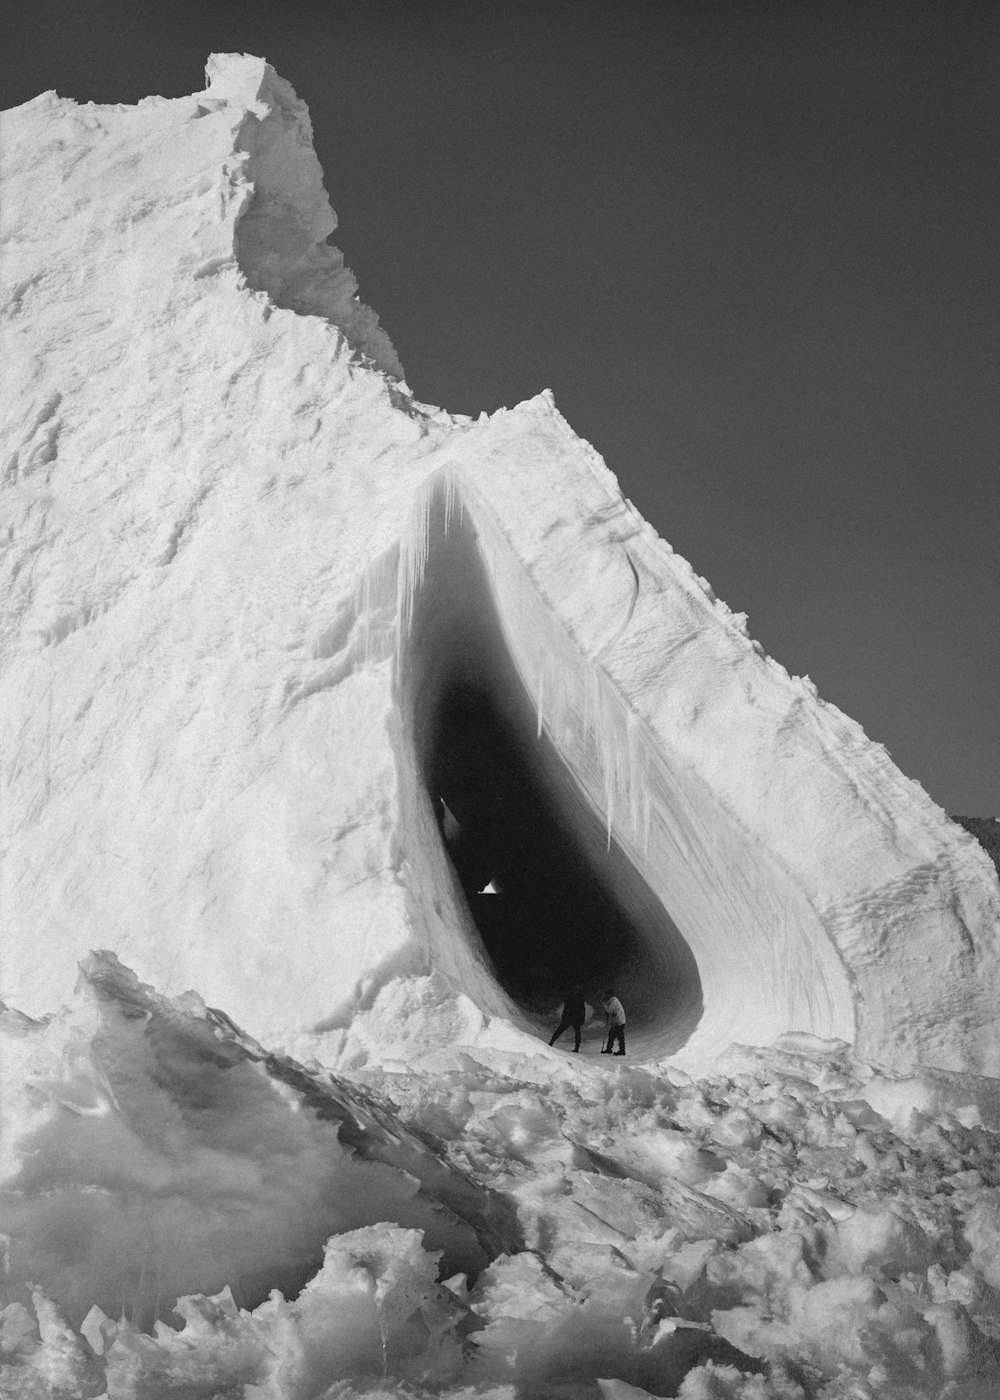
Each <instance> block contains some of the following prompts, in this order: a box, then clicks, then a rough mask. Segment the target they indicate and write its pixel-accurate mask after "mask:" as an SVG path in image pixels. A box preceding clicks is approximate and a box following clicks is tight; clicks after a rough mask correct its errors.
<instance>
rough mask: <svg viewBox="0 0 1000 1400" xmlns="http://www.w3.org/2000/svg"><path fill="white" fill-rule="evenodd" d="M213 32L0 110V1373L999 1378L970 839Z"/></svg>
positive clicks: (523, 1389)
mask: <svg viewBox="0 0 1000 1400" xmlns="http://www.w3.org/2000/svg"><path fill="white" fill-rule="evenodd" d="M209 79H210V81H209V86H208V89H207V91H206V92H205V93H201V94H198V95H195V96H192V97H190V98H183V99H177V100H165V99H160V98H149V99H147V100H145V101H144V102H142V103H140V104H139V105H138V106H137V107H134V108H131V107H98V106H94V105H93V104H90V105H85V106H78V105H77V104H75V103H74V102H72V101H68V100H64V99H60V98H58V97H57V96H56V95H55V94H53V93H47V94H43V95H42V96H41V97H39V98H37V99H35V100H34V101H33V102H30V103H27V104H26V105H25V106H23V107H21V108H18V109H16V110H15V111H13V112H9V113H6V114H4V118H3V131H2V137H3V140H2V143H0V151H2V157H3V181H4V197H3V203H2V211H0V212H2V219H3V230H2V232H3V240H4V241H3V263H2V272H3V277H4V290H3V308H2V317H3V320H2V336H3V344H2V350H3V357H4V363H5V373H6V381H7V382H6V386H5V422H4V440H3V450H2V457H0V500H2V510H3V522H2V530H3V536H2V537H3V539H4V542H5V549H4V554H3V561H2V566H0V567H2V569H3V586H4V592H5V597H6V599H7V602H8V607H7V610H6V613H5V616H4V620H3V623H2V626H3V636H2V657H3V662H2V674H0V725H2V735H0V755H2V759H0V761H2V765H3V803H2V808H0V830H2V840H3V851H4V859H3V869H2V881H3V884H2V890H0V894H2V907H3V915H4V925H5V943H4V952H3V963H2V984H3V991H4V996H5V999H6V1002H7V1003H8V1005H9V1007H10V1008H11V1009H9V1010H7V1011H6V1012H5V1013H4V1023H3V1032H2V1034H3V1040H2V1060H0V1065H2V1087H3V1107H4V1111H5V1120H6V1126H5V1133H4V1149H3V1151H4V1157H3V1164H2V1165H3V1182H4V1185H3V1197H2V1200H3V1207H4V1212H3V1220H4V1227H3V1228H4V1231H5V1233H6V1235H7V1236H8V1237H9V1243H8V1246H7V1253H6V1256H5V1257H6V1281H5V1289H6V1295H5V1297H4V1300H3V1301H4V1304H5V1307H4V1310H3V1312H2V1330H0V1342H2V1347H3V1353H4V1368H5V1369H4V1380H3V1384H4V1385H5V1386H6V1390H5V1391H4V1394H5V1395H6V1394H8V1393H9V1394H10V1395H12V1396H25V1397H29V1396H30V1397H40V1396H50V1395H51V1396H83V1397H98V1396H101V1395H104V1394H107V1396H108V1397H109V1400H124V1398H125V1397H132V1396H137V1397H138V1396H141V1397H150V1400H153V1397H161V1396H172V1397H176V1400H195V1397H202V1396H204V1397H206V1400H207V1397H210V1396H220V1395H225V1396H243V1397H246V1400H265V1397H266V1400H313V1397H321V1396H334V1395H350V1394H354V1393H363V1394H386V1395H395V1394H398V1393H400V1390H401V1389H405V1391H406V1393H413V1394H423V1393H433V1394H447V1395H454V1396H458V1395H463V1396H466V1395H468V1396H471V1395H495V1396H501V1395H502V1396H505V1397H507V1396H509V1397H514V1396H515V1395H518V1396H524V1395H529V1396H530V1395H537V1396H556V1395H573V1396H576V1395H580V1396H595V1397H596V1396H598V1395H600V1394H604V1395H606V1396H613V1397H625V1396H634V1395H642V1394H646V1393H651V1394H657V1395H674V1394H679V1395H683V1396H685V1397H687V1400H695V1397H703V1396H704V1397H709V1396H712V1397H716V1396H719V1397H726V1396H733V1397H736V1396H740V1397H746V1400H750V1397H754V1398H755V1400H756V1397H764V1396H775V1397H787V1398H788V1400H799V1397H815V1398H816V1400H819V1397H822V1400H846V1397H862V1400H864V1397H869V1396H870V1397H875V1396H878V1397H895V1396H899V1397H910V1396H913V1397H938V1396H950V1397H956V1400H957V1398H958V1397H963V1398H964V1400H972V1398H973V1397H987V1396H996V1395H997V1394H998V1393H1000V1361H998V1357H1000V1351H998V1347H1000V1274H998V1272H997V1266H996V1246H997V1243H998V1241H1000V1176H998V1174H997V1167H996V1146H997V1132H998V1130H1000V1099H998V1095H997V1079H996V1076H997V1075H998V1074H1000V1030H998V1026H997V1018H996V1011H995V1008H996V999H997V984H998V977H997V960H998V951H1000V885H998V881H997V875H996V871H995V869H994V867H993V865H992V864H991V862H990V859H989V857H988V856H987V855H986V853H985V852H984V851H983V849H982V848H981V846H980V845H979V844H978V843H977V842H976V841H975V840H974V839H973V838H972V837H971V836H970V835H968V834H967V832H966V831H964V830H963V829H962V828H961V827H960V826H958V825H957V824H955V823H953V822H951V821H949V820H948V818H947V817H946V816H945V815H944V813H942V812H941V811H940V809H938V808H937V807H936V806H935V805H934V804H933V803H932V802H931V801H930V799H929V798H928V797H927V796H926V794H925V793H924V792H923V791H922V790H921V789H920V788H919V786H918V785H916V784H915V783H912V782H910V781H909V780H908V779H906V778H905V777H904V776H903V775H902V774H901V773H899V771H898V770H897V769H896V768H895V767H894V766H893V764H892V762H891V760H890V759H889V757H888V755H887V754H886V752H885V750H884V749H883V748H882V747H881V746H879V745H877V744H873V743H871V742H870V741H869V740H868V739H867V738H866V737H865V735H864V734H863V733H862V731H861V730H860V729H859V727H858V726H857V725H856V724H854V723H853V722H852V721H850V720H849V719H848V718H846V717H845V716H844V715H842V714H841V713H840V712H839V711H837V710H836V709H835V708H834V707H832V706H830V705H827V704H825V703H824V702H823V701H822V700H821V699H820V698H819V697H818V696H817V695H816V692H815V689H814V687H813V686H812V685H811V683H810V682H809V681H808V679H800V678H790V677H789V676H788V675H787V674H786V672H785V671H784V670H783V669H782V668H781V667H780V666H779V665H778V664H777V663H775V662H774V661H772V660H771V659H769V658H767V657H766V656H764V655H763V653H762V651H761V649H760V647H759V646H758V645H757V644H756V643H754V642H753V641H752V640H751V639H750V638H749V636H748V634H747V631H746V620H745V618H743V617H742V616H740V615H734V614H732V613H731V612H730V611H729V609H728V608H727V607H726V606H725V605H724V604H723V603H722V602H720V601H719V600H717V599H716V598H715V597H714V595H713V594H712V592H711V589H710V588H709V586H708V584H707V583H706V582H705V581H704V580H703V579H700V578H698V577H697V576H696V575H695V574H694V572H693V571H692V570H691V568H690V567H689V566H688V565H687V564H686V563H685V562H684V561H683V560H681V559H680V558H679V557H678V556H677V555H675V554H674V553H673V552H672V551H671V549H670V547H669V546H668V545H667V544H666V543H665V542H664V541H663V540H661V539H659V538H658V537H657V535H656V534H655V532H654V531H653V530H652V529H651V528H650V526H649V525H647V524H646V523H645V522H644V521H643V520H642V519H641V517H640V516H639V515H638V514H637V512H636V511H635V510H634V508H633V507H632V506H631V505H630V504H629V503H628V502H627V501H626V500H625V499H624V498H623V497H622V495H621V493H620V491H619V490H618V487H617V483H616V482H615V479H614V477H613V476H612V475H611V474H610V473H609V472H608V470H607V468H606V467H605V466H604V464H603V463H602V462H601V460H600V458H599V457H598V456H597V454H596V453H595V452H594V451H593V450H592V449H591V448H590V447H588V446H587V444H585V443H583V442H581V441H580V440H579V439H578V438H577V437H576V436H575V435H574V434H573V432H572V431H571V429H570V428H569V427H568V425H567V424H566V423H565V422H564V420H563V419H562V418H561V417H560V416H559V414H558V412H557V410H556V408H555V406H554V404H553V403H552V400H551V398H550V396H548V395H546V394H542V395H540V396H539V397H538V398H536V399H534V400H532V401H530V402H528V403H525V404H521V405H519V406H518V407H517V408H514V409H512V410H509V411H504V412H501V413H498V414H496V415H494V416H493V417H491V418H486V417H485V416H484V417H483V418H481V419H480V420H478V421H473V420H470V419H465V418H456V417H454V416H451V415H449V414H447V413H445V412H443V411H441V410H439V409H436V408H431V407H428V406H426V405H423V404H420V403H418V402H417V401H416V400H415V399H414V398H413V396H412V394H411V393H410V391H409V390H408V388H407V386H406V384H405V382H404V381H403V377H402V369H401V367H400V365H399V363H398V360H397V358H396V355H395V352H394V350H393V348H392V346H391V344H390V342H389V340H388V338H387V336H386V334H385V333H384V332H383V331H382V329H381V328H380V326H379V324H378V320H377V318H376V316H375V315H374V313H373V312H371V311H370V310H368V308H366V307H365V306H363V305H362V304H361V303H360V302H359V301H358V299H357V297H356V290H357V289H356V284H355V281H354V279H353V277H352V276H351V274H350V272H349V271H348V270H347V269H346V268H345V267H344V265H343V260H342V258H341V256H340V254H339V253H338V252H337V251H336V249H334V248H333V247H332V246H331V245H330V244H328V243H327V241H326V239H327V238H328V236H329V234H330V233H331V232H332V230H333V229H334V228H335V225H336V220H335V217H334V216H333V214H332V211H331V210H330V207H329V203H328V200H327V197H326V194H325V192H324V190H323V185H322V174H321V171H320V168H319V165H318V162H317V160H316V157H315V154H314V152H313V150H312V145H311V132H310V127H309V121H308V114H307V112H306V109H305V106H304V104H302V103H301V102H299V100H298V99H297V98H296V97H295V94H294V93H293V92H292V90H291V88H290V87H289V86H288V84H287V83H286V82H284V81H283V80H282V79H281V78H279V77H277V76H276V75H275V74H274V72H273V71H272V70H271V69H270V68H268V67H267V65H266V64H264V63H263V61H262V60H258V59H254V58H249V57H244V56H225V57H216V58H214V59H213V60H212V61H211V63H210V66H209ZM42 210H44V217H42V216H41V214H40V211H42ZM487 890H489V891H491V892H489V893H486V892H485V891H487ZM94 949H102V950H106V951H104V952H100V953H96V954H93V953H92V952H91V950H94ZM81 964H82V971H81V970H80V965H81ZM575 982H576V983H579V984H581V985H582V986H583V987H584V990H585V993H586V995H587V998H588V1000H589V1001H590V1002H591V1003H594V1002H595V1001H596V999H597V998H598V996H599V995H600V994H601V993H602V992H603V991H604V990H606V989H607V988H609V987H614V988H615V990H616V991H617V992H618V994H619V996H620V997H621V998H622V1000H623V1002H624V1003H625V1005H626V1007H627V1010H628V1014H629V1024H628V1045H629V1057H628V1058H627V1059H626V1061H625V1062H624V1063H622V1062H612V1061H610V1060H607V1059H603V1060H602V1059H601V1058H600V1057H599V1056H598V1054H597V1051H598V1049H599V1043H600V1028H599V1026H598V1024H597V1023H596V1021H595V1022H592V1023H591V1025H590V1026H588V1027H587V1028H586V1029H585V1037H584V1043H583V1047H582V1051H581V1054H580V1055H579V1056H578V1057H577V1056H573V1055H572V1054H569V1055H567V1054H566V1053H565V1051H564V1050H562V1049H560V1048H558V1047H557V1048H556V1049H550V1048H549V1047H548V1045H547V1044H546V1041H547V1038H548V1035H549V1034H550V1033H551V1030H552V1029H553V1028H554V1025H555V1021H556V1019H557V1016H558V1011H559V1005H560V1003H561V1000H562V996H563V994H564V992H565V991H566V989H567V987H568V986H570V985H572V984H573V983H575ZM210 1007H212V1008H216V1009H214V1010H210V1009H209V1008H210Z"/></svg>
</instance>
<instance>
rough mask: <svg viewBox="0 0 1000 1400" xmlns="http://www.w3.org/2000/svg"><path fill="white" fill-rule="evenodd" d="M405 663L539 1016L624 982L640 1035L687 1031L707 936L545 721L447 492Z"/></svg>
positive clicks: (439, 779)
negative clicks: (662, 884) (690, 922)
mask: <svg viewBox="0 0 1000 1400" xmlns="http://www.w3.org/2000/svg"><path fill="white" fill-rule="evenodd" d="M539 605H540V606H541V604H539ZM588 664H590V663H589V662H587V661H586V659H585V658H583V657H581V666H586V665H588ZM404 675H405V681H404V689H405V690H406V692H407V698H406V700H405V703H404V711H405V713H406V715H407V722H408V726H409V729H410V733H411V738H412V742H413V743H414V745H415V749H416V754H417V758H418V764H419V769H420V772H421V775H422V779H423V785H424V789H425V794H426V799H427V800H428V802H429V803H430V805H431V807H432V808H433V810H434V813H435V816H436V818H437V822H438V828H439V831H440V833H441V839H442V843H443V845H444V848H445V850H446V852H447V855H448V859H449V862H450V867H451V870H452V872H453V875H454V879H455V882H456V885H457V886H458V887H459V890H460V894H461V897H462V899H463V900H464V903H465V905H466V907H467V909H468V912H469V916H470V923H471V925H473V926H474V930H475V934H474V936H475V937H476V938H477V941H478V946H477V947H476V948H475V950H474V951H475V952H476V953H477V956H478V959H479V961H480V962H481V963H485V964H486V965H487V966H488V967H489V969H490V970H491V971H492V974H493V976H494V977H495V979H496V982H497V983H498V984H499V985H500V987H502V989H503V990H504V991H505V992H506V994H507V995H508V996H509V997H510V998H511V999H512V1000H513V1001H514V1002H515V1003H516V1004H517V1006H518V1007H519V1008H520V1010H521V1011H522V1013H523V1014H524V1015H525V1016H526V1017H527V1018H528V1019H529V1020H530V1021H532V1022H533V1023H535V1024H536V1025H538V1026H539V1028H541V1026H542V1025H547V1024H548V1022H549V1020H550V1018H551V1016H552V1015H553V1012H554V1010H556V1009H557V1007H558V1004H559V1003H560V1002H561V1001H562V999H563V998H564V996H565V994H566V993H567V991H569V990H570V989H571V988H572V987H574V986H579V987H581V988H582V990H583V992H584V995H585V997H586V999H587V1000H588V1001H589V1002H590V1003H591V1004H594V1003H595V1002H596V1001H597V999H598V998H600V997H601V996H602V995H603V994H604V993H605V992H606V991H608V990H614V991H615V992H616V993H617V994H618V995H619V996H620V997H621V999H622V1000H623V1002H624V1004H625V1007H626V1011H627V1013H628V1017H629V1025H630V1028H631V1029H630V1036H632V1037H633V1039H634V1036H635V1033H636V1032H638V1033H639V1034H640V1037H641V1036H642V1034H645V1036H646V1039H647V1041H648V1044H649V1046H650V1048H651V1049H652V1048H653V1046H654V1042H655V1049H656V1052H657V1053H664V1052H667V1051H669V1050H670V1049H671V1048H676V1047H679V1046H680V1045H682V1044H684V1042H685V1041H686V1040H687V1039H688V1038H689V1036H690V1035H691V1033H692V1031H693V1030H694V1027H695V1026H696V1025H697V1023H698V1020H699V1018H700V1016H701V1013H702V1009H703V1006H702V993H701V979H700V977H699V974H698V969H697V964H696V962H695V959H694V956H693V954H692V952H691V949H690V947H689V946H688V944H687V942H686V941H685V939H684V938H683V936H682V935H681V933H680V932H679V930H678V929H677V927H676V926H675V924H674V923H673V920H672V919H671V917H670V915H669V913H668V911H667V909H666V908H665V907H664V905H663V904H662V903H661V901H660V899H659V898H658V897H657V896H656V894H655V893H654V892H653V890H652V889H651V888H650V886H649V884H648V882H647V880H646V878H645V876H644V874H643V872H642V870H641V869H640V868H639V865H638V864H637V863H636V862H635V861H633V860H632V859H630V858H629V856H628V854H627V853H626V852H625V851H624V850H623V849H622V848H621V847H620V846H619V845H618V843H617V841H615V840H612V841H611V842H610V844H609V842H608V838H607V830H606V825H605V818H604V815H603V813H601V812H600V811H599V810H598V808H597V806H596V805H595V803H594V802H593V801H592V800H591V799H590V798H589V797H588V796H587V794H586V792H585V791H584V789H583V787H582V785H581V783H580V781H578V779H577V776H576V775H575V774H574V773H573V772H572V771H570V769H569V767H568V765H567V763H566V762H565V760H564V759H563V757H562V756H561V754H560V753H559V751H558V750H557V749H556V747H555V745H554V743H553V742H552V740H551V739H550V737H549V735H548V733H547V731H545V730H544V729H542V731H541V732H539V727H538V722H537V715H536V712H535V707H534V704H533V703H532V700H531V697H530V696H529V694H528V692H527V690H526V688H525V686H524V683H523V681H522V679H521V676H520V673H519V671H518V669H517V666H516V664H515V661H514V659H513V656H512V655H511V652H510V649H509V646H508V644H507V640H506V638H505V636H504V631H503V626H502V624H501V621H500V616H499V613H498V611H497V606H496V602H495V599H494V594H493V588H492V586H491V583H490V579H489V577H488V574H487V571H486V568H485V565H484V562H483V557H482V553H481V542H480V540H479V537H478V533H477V531H476V528H475V526H474V524H473V523H472V521H471V520H470V518H469V516H468V514H467V513H466V512H461V511H460V512H456V513H455V516H454V517H453V518H452V519H451V520H450V521H449V522H448V523H446V512H445V510H444V506H443V504H441V503H438V508H436V509H432V510H431V512H430V514H429V534H428V549H427V559H426V566H425V568H424V572H423V576H422V579H421V582H420V585H419V587H418V588H417V590H416V593H415V596H414V599H413V614H412V623H411V626H410V629H409V632H408V635H407V639H406V645H405V652H404ZM488 886H490V887H491V888H493V889H495V890H496V891H497V893H484V892H483V891H484V890H485V889H486V888H487V887H488ZM467 936H468V934H467Z"/></svg>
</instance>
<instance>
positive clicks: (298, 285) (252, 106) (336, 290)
mask: <svg viewBox="0 0 1000 1400" xmlns="http://www.w3.org/2000/svg"><path fill="white" fill-rule="evenodd" d="M205 72H206V76H207V78H208V89H207V92H206V93H205V99H204V101H203V102H202V103H201V104H200V105H201V110H202V112H203V113H204V114H205V115H207V114H208V113H209V112H211V111H213V110H216V109H217V105H218V104H224V105H225V106H227V107H229V108H236V109H237V110H238V109H241V108H242V109H243V110H244V111H245V113H246V116H245V118H244V120H243V121H242V122H241V123H240V126H239V128H238V130H237V132H236V149H237V151H238V152H239V153H240V154H241V155H243V156H244V161H243V164H242V168H241V169H240V170H239V172H238V173H239V175H241V176H242V177H243V179H244V180H246V181H247V183H248V184H249V186H250V188H251V193H250V197H249V199H248V200H247V202H246V204H245V205H244V206H243V208H242V209H241V210H240V212H239V214H238V216H237V219H236V225H235V228H234V240H235V242H234V248H235V252H236V259H237V262H238V264H239V267H240V270H241V271H242V273H243V275H244V277H245V278H246V280H247V283H248V285H249V286H250V287H252V288H253V289H254V290H255V291H261V292H265V293H266V294H267V296H268V297H269V298H270V300H271V301H272V302H273V303H274V304H275V305H276V306H279V307H282V308H284V309H286V310H290V311H295V312H297V313H299V314H300V315H306V316H321V317H323V318H324V319H325V320H327V321H331V322H332V323H333V324H334V325H336V326H337V327H338V328H339V329H340V330H341V331H342V332H343V334H344V336H345V337H346V339H347V341H348V343H349V344H350V346H351V348H352V349H354V350H356V351H357V352H359V353H360V354H361V355H363V356H364V357H366V358H367V359H369V360H371V361H372V363H373V364H374V365H375V366H376V367H377V368H378V369H381V370H383V371H384V372H385V373H386V374H389V375H391V376H392V377H393V378H394V379H402V378H403V368H402V365H401V364H400V362H399V358H398V356H397V355H396V351H395V349H394V348H393V345H392V342H391V341H390V339H389V337H388V336H387V335H386V333H385V331H384V330H382V328H381V327H380V326H379V323H378V316H377V315H376V314H375V312H374V311H372V310H371V308H370V307H368V306H365V305H363V303H361V302H360V301H359V300H358V299H357V290H358V283H357V279H356V278H355V276H354V274H353V273H352V272H351V270H350V268H347V267H345V266H344V257H343V254H342V253H341V252H340V250H339V249H337V248H334V247H332V246H331V245H330V244H329V243H327V241H326V240H327V239H328V237H329V236H330V234H331V233H333V231H334V229H335V228H336V227H337V216H336V214H335V213H334V211H333V209H332V208H331V207H330V201H329V198H328V196H327V193H326V190H325V189H324V188H323V171H322V168H321V166H320V163H319V160H318V159H317V156H316V152H315V151H314V150H313V145H312V140H313V129H312V122H311V121H310V119H309V109H308V108H307V106H306V104H305V103H304V102H302V101H300V100H299V98H298V97H297V96H296V94H295V91H294V89H293V88H292V86H291V84H290V83H287V82H286V81H285V80H284V78H280V77H279V76H278V74H277V73H276V72H275V71H274V69H273V68H272V67H271V65H270V64H269V63H267V62H266V61H265V60H264V59H262V58H256V57H254V56H253V55H251V54H212V55H211V57H210V58H209V60H208V64H207V67H206V70H205ZM235 173H236V172H234V174H235Z"/></svg>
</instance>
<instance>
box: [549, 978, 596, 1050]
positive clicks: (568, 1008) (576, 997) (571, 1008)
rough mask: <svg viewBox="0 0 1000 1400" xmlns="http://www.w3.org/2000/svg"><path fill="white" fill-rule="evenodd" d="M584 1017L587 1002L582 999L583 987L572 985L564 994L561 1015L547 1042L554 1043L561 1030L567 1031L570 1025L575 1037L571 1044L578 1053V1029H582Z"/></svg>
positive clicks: (585, 1015) (585, 1017)
mask: <svg viewBox="0 0 1000 1400" xmlns="http://www.w3.org/2000/svg"><path fill="white" fill-rule="evenodd" d="M586 1019H587V1003H586V1002H585V1001H584V999H583V988H582V987H574V988H573V990H572V991H571V992H568V993H567V995H566V1000H565V1001H564V1002H563V1009H562V1017H561V1019H560V1021H559V1025H558V1026H557V1027H556V1032H555V1034H554V1035H553V1037H552V1039H551V1040H550V1041H549V1044H550V1045H555V1043H556V1041H557V1040H558V1039H559V1037H560V1036H561V1035H562V1033H563V1031H568V1030H569V1028H570V1026H572V1027H573V1034H574V1036H575V1037H576V1044H575V1045H574V1046H573V1049H574V1051H576V1052H577V1053H579V1050H580V1031H581V1030H582V1029H583V1023H584V1021H585V1020H586Z"/></svg>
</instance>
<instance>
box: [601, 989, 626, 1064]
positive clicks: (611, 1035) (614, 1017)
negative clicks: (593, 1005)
mask: <svg viewBox="0 0 1000 1400" xmlns="http://www.w3.org/2000/svg"><path fill="white" fill-rule="evenodd" d="M603 1005H604V1027H605V1030H606V1031H607V1033H608V1043H607V1044H606V1045H605V1047H604V1049H603V1050H602V1051H601V1054H602V1055H610V1054H611V1047H612V1046H613V1045H614V1043H615V1041H616V1040H617V1042H618V1047H619V1048H618V1049H617V1050H616V1051H615V1052H614V1053H615V1054H616V1055H624V1054H625V1009H624V1007H623V1006H622V1004H621V1002H620V1001H619V1000H618V998H617V997H616V996H615V994H614V992H606V993H605V995H604V1002H603Z"/></svg>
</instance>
